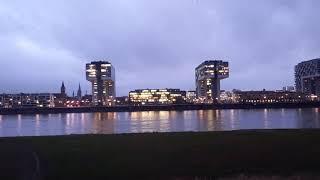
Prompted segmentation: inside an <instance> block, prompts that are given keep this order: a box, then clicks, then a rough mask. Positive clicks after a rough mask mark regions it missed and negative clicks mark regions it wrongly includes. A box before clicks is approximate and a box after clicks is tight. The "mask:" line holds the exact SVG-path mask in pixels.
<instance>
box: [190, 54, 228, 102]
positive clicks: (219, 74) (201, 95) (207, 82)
mask: <svg viewBox="0 0 320 180" xmlns="http://www.w3.org/2000/svg"><path fill="white" fill-rule="evenodd" d="M195 77H196V93H197V98H198V99H199V100H200V101H202V102H205V103H218V102H219V101H220V80H222V79H225V78H228V77H229V63H228V62H225V61H221V60H210V61H205V62H203V63H201V64H200V65H199V66H198V67H197V68H196V69H195Z"/></svg>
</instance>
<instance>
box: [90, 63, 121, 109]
mask: <svg viewBox="0 0 320 180" xmlns="http://www.w3.org/2000/svg"><path fill="white" fill-rule="evenodd" d="M86 77H87V80H88V81H90V82H91V83H92V102H93V104H94V105H95V106H111V105H113V104H114V99H115V97H116V89H115V70H114V67H113V66H112V65H111V63H109V62H107V61H93V62H91V63H88V64H86Z"/></svg>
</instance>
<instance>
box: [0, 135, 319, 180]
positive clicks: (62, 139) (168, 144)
mask: <svg viewBox="0 0 320 180" xmlns="http://www.w3.org/2000/svg"><path fill="white" fill-rule="evenodd" d="M32 155H33V156H32ZM0 156H1V157H0V159H1V162H0V163H1V165H0V168H1V171H0V172H2V175H3V176H5V175H6V176H10V175H13V174H19V173H20V171H24V172H25V171H26V172H27V171H32V173H33V172H34V169H36V166H39V167H38V168H39V170H38V171H39V173H40V174H41V176H42V177H43V178H44V179H69V180H70V179H137V178H139V179H195V177H211V178H215V177H230V176H233V175H238V174H246V175H259V176H260V175H261V176H269V175H270V176H271V175H278V176H283V177H285V176H291V175H295V174H318V173H317V172H320V130H251V131H230V132H197V133H195V132H184V133H146V134H119V135H69V136H51V137H17V138H0ZM27 157H29V159H28V158H27ZM34 159H36V160H34ZM37 161H39V162H37ZM17 164H18V165H17ZM37 164H38V165H37ZM17 166H21V167H17ZM26 166H27V167H28V168H29V170H28V168H27V170H24V167H26ZM22 169H23V170H22ZM18 171H19V173H18ZM32 173H30V174H32ZM20 174H21V173H20ZM319 174H320V173H319ZM0 175H1V174H0Z"/></svg>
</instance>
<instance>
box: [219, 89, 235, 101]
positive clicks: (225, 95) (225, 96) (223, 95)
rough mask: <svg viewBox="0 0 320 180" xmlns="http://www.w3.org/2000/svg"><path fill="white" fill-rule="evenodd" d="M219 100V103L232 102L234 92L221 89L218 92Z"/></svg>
mask: <svg viewBox="0 0 320 180" xmlns="http://www.w3.org/2000/svg"><path fill="white" fill-rule="evenodd" d="M220 102H221V103H228V104H229V103H234V102H235V100H234V94H233V93H232V92H230V91H224V90H222V91H221V92H220Z"/></svg>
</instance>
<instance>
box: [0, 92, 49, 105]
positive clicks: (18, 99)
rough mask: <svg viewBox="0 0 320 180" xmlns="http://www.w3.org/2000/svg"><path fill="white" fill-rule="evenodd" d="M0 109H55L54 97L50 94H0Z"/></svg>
mask: <svg viewBox="0 0 320 180" xmlns="http://www.w3.org/2000/svg"><path fill="white" fill-rule="evenodd" d="M0 107H2V108H19V107H54V96H53V94H50V93H36V94H25V93H20V94H0Z"/></svg>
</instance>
